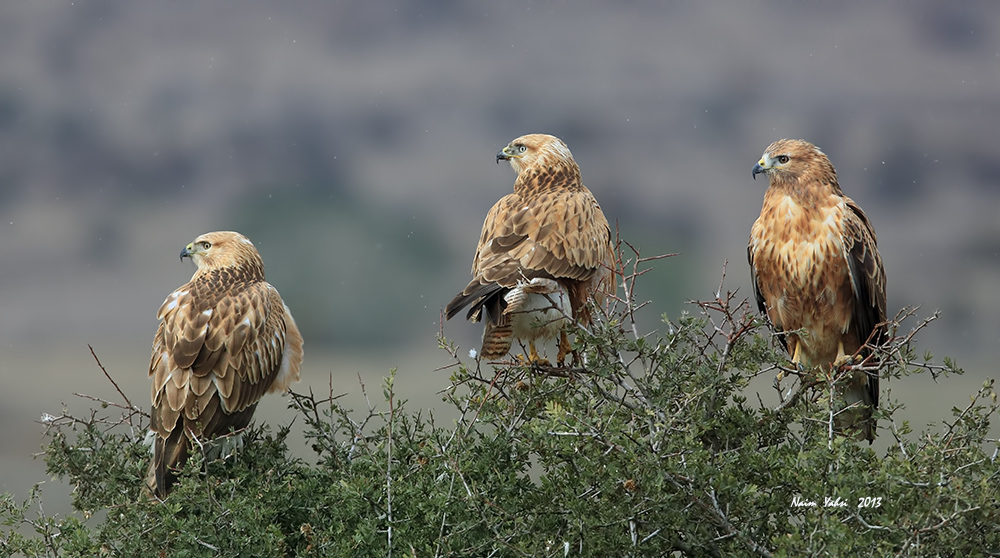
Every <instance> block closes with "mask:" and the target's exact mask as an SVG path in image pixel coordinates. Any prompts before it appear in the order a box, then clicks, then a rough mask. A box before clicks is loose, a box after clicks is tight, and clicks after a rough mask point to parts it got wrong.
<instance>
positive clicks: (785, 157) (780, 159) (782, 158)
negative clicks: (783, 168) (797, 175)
mask: <svg viewBox="0 0 1000 558" xmlns="http://www.w3.org/2000/svg"><path fill="white" fill-rule="evenodd" d="M778 162H779V163H781V164H782V165H784V164H785V163H787V162H788V155H778Z"/></svg>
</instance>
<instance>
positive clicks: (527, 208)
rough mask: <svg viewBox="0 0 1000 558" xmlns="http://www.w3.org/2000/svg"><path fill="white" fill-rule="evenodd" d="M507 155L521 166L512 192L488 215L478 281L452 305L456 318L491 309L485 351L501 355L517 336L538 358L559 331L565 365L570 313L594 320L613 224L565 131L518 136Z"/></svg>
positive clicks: (503, 156)
mask: <svg viewBox="0 0 1000 558" xmlns="http://www.w3.org/2000/svg"><path fill="white" fill-rule="evenodd" d="M501 160H508V161H510V164H511V166H512V167H513V168H514V170H515V171H516V172H517V179H516V180H515V182H514V192H513V193H511V194H507V195H506V196H504V197H503V198H501V199H500V201H498V202H497V203H496V204H495V205H494V206H493V207H492V208H491V209H490V211H489V213H488V214H487V215H486V220H485V222H484V223H483V231H482V234H481V236H480V238H479V246H478V247H477V248H476V255H475V257H474V258H473V260H472V276H473V278H472V281H470V282H469V284H468V286H466V287H465V290H463V291H462V292H461V293H459V294H458V295H457V296H455V298H454V299H452V301H451V302H450V303H448V306H447V308H446V312H447V315H448V318H451V317H453V316H455V315H456V314H457V313H458V312H459V311H461V310H462V309H463V308H465V307H466V306H469V307H470V309H469V313H468V316H467V317H468V319H470V320H472V321H479V320H480V319H481V318H482V317H483V313H484V312H485V318H486V319H485V322H486V325H485V331H484V333H483V347H482V351H481V357H482V358H485V359H498V358H501V357H503V356H504V355H506V354H507V352H508V351H509V350H510V346H511V342H512V339H513V338H514V337H517V338H518V339H521V340H522V341H527V342H528V344H529V346H530V349H531V354H530V358H531V359H532V360H534V361H537V360H539V359H538V355H537V353H536V352H535V347H534V341H535V340H536V339H549V338H552V337H554V336H555V335H556V334H559V335H560V343H559V355H558V358H557V361H558V363H559V364H562V361H563V359H564V358H565V356H566V354H568V352H569V341H568V338H567V337H566V331H565V330H566V327H567V326H568V324H567V321H566V318H565V316H567V315H568V316H571V317H572V318H573V319H575V320H577V321H579V322H581V323H584V324H587V323H589V321H590V316H589V313H588V312H587V308H586V302H587V297H588V296H589V295H590V294H591V293H593V292H595V291H596V290H597V288H598V286H599V285H600V284H601V283H602V281H604V280H606V278H607V277H609V275H610V273H609V267H608V266H609V265H610V262H611V260H612V245H611V227H610V226H609V225H608V220H607V219H606V218H605V217H604V213H603V212H601V206H600V205H599V204H598V203H597V200H596V199H594V195H593V194H591V193H590V190H588V189H587V188H586V187H585V186H584V185H583V182H582V181H581V177H580V168H579V167H578V166H577V164H576V161H574V160H573V155H572V154H571V153H570V151H569V148H568V147H566V144H565V143H563V142H562V140H560V139H559V138H556V137H553V136H549V135H545V134H530V135H526V136H522V137H519V138H517V139H515V140H514V141H512V142H510V144H509V145H508V146H507V147H505V148H503V149H502V150H501V151H500V152H499V153H498V154H497V162H499V161H501ZM546 309H548V311H546Z"/></svg>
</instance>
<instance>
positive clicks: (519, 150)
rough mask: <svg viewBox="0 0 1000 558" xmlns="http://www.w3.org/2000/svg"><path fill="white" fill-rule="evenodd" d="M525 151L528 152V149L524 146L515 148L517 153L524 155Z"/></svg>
mask: <svg viewBox="0 0 1000 558" xmlns="http://www.w3.org/2000/svg"><path fill="white" fill-rule="evenodd" d="M527 150H528V148H527V147H526V146H524V145H519V146H517V152H518V153H524V152H525V151H527Z"/></svg>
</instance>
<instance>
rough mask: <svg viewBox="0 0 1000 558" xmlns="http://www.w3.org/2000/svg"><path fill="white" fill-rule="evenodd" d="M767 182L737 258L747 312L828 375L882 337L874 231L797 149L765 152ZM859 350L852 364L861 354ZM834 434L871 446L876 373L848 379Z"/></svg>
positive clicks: (806, 364)
mask: <svg viewBox="0 0 1000 558" xmlns="http://www.w3.org/2000/svg"><path fill="white" fill-rule="evenodd" d="M758 174H766V175H767V177H768V180H769V183H770V184H769V186H768V189H767V192H766V193H765V194H764V205H763V207H762V209H761V212H760V217H759V218H758V219H757V221H756V222H755V223H754V224H753V228H752V229H751V232H750V242H749V245H748V247H747V256H748V259H749V261H750V271H751V277H752V279H753V288H754V294H755V295H756V298H757V306H758V308H759V309H760V311H761V312H762V313H764V314H765V315H766V316H767V317H768V319H769V321H770V323H771V325H772V327H773V328H774V330H775V332H776V333H778V334H779V335H778V339H779V341H781V344H782V346H784V348H785V350H787V351H788V353H789V354H790V355H791V357H792V362H793V363H794V364H795V365H796V366H799V367H801V368H803V369H804V370H807V371H809V370H815V369H816V368H817V367H819V368H821V369H822V370H823V371H826V372H835V371H836V370H837V369H839V368H840V367H842V366H844V365H848V364H856V363H854V362H853V361H852V358H851V356H852V355H854V354H855V353H858V352H859V350H861V349H862V347H863V346H864V345H865V343H866V342H868V343H870V344H872V345H876V346H877V345H880V344H881V343H882V342H883V341H884V339H885V335H886V331H885V327H884V322H885V321H886V310H885V307H886V296H885V286H886V280H885V268H884V267H883V265H882V257H881V256H880V255H879V252H878V247H877V246H876V241H875V231H874V229H873V228H872V225H871V222H869V220H868V217H867V216H866V215H865V213H864V212H863V211H862V210H861V207H859V206H858V204H857V203H855V202H854V200H852V199H851V198H848V197H847V196H845V195H844V193H843V191H842V190H841V189H840V185H839V183H838V182H837V173H836V171H835V170H834V168H833V165H832V164H831V163H830V160H829V159H828V158H827V156H826V155H825V154H824V153H823V152H822V151H820V150H819V149H818V148H816V146H815V145H813V144H811V143H809V142H807V141H803V140H788V139H783V140H779V141H776V142H774V143H772V144H771V145H770V146H769V147H768V148H767V149H766V150H765V151H764V155H763V157H761V159H760V161H758V162H757V164H756V165H755V166H754V168H753V176H754V178H756V177H757V175H758ZM867 354H868V351H867V350H861V355H862V356H864V355H867ZM839 395H840V396H841V397H842V399H843V404H844V406H845V408H846V407H851V408H850V409H847V410H845V411H844V412H842V413H841V414H839V415H837V417H836V421H837V424H836V426H837V427H838V429H839V430H841V431H845V430H849V431H854V432H857V434H858V435H859V436H860V437H861V438H864V439H865V440H868V442H869V443H871V442H872V441H873V440H874V439H875V426H876V424H875V419H874V418H873V417H872V411H873V410H874V409H876V408H877V407H878V395H879V393H878V374H877V373H873V374H868V373H865V372H858V371H856V372H854V373H853V375H852V376H851V378H850V379H849V381H848V383H847V386H846V388H844V389H843V391H842V393H840V394H839Z"/></svg>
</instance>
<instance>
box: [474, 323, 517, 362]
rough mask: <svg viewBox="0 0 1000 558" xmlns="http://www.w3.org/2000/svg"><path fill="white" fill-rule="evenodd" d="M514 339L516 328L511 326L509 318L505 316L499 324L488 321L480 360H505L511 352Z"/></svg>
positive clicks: (484, 330)
mask: <svg viewBox="0 0 1000 558" xmlns="http://www.w3.org/2000/svg"><path fill="white" fill-rule="evenodd" d="M513 338H514V327H513V326H512V325H511V323H510V318H509V317H507V316H504V317H503V318H502V319H501V320H500V323H498V324H494V323H493V322H492V321H491V320H486V327H485V328H484V329H483V348H482V351H480V355H481V356H480V358H484V359H486V360H497V359H500V358H503V357H504V356H505V355H506V354H507V353H509V352H510V345H511V342H512V341H513Z"/></svg>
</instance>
